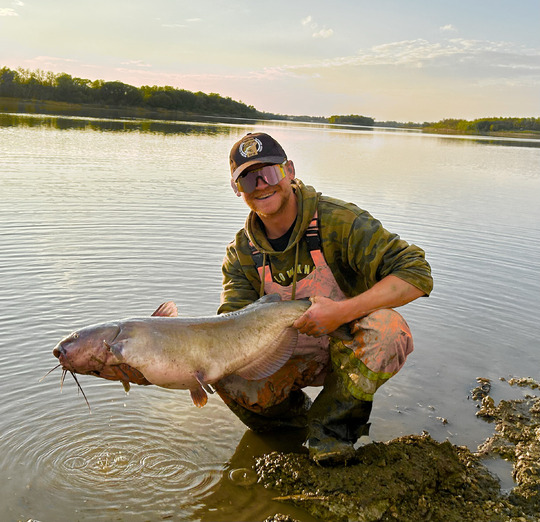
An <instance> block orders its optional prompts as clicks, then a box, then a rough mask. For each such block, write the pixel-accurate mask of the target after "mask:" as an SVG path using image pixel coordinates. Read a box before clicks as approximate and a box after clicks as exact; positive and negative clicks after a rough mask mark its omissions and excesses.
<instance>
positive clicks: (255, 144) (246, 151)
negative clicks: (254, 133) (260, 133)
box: [238, 138, 263, 158]
mask: <svg viewBox="0 0 540 522" xmlns="http://www.w3.org/2000/svg"><path fill="white" fill-rule="evenodd" d="M262 148H263V146H262V142H261V140H260V139H258V138H249V139H247V140H246V141H244V142H243V143H240V147H239V149H238V150H239V151H240V154H241V155H242V156H243V157H244V158H251V157H253V156H256V155H257V154H259V152H261V150H262Z"/></svg>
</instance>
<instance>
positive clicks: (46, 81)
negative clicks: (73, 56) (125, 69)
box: [0, 67, 262, 118]
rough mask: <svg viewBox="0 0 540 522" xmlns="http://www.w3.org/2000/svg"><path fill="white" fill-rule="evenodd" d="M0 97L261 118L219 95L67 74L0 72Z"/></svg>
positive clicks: (256, 112)
mask: <svg viewBox="0 0 540 522" xmlns="http://www.w3.org/2000/svg"><path fill="white" fill-rule="evenodd" d="M0 96H5V97H13V98H26V99H39V100H51V101H62V102H68V103H87V104H98V105H114V106H119V107H150V108H163V109H169V110H177V111H183V112H188V113H196V114H211V115H224V116H236V117H243V118H260V117H261V116H262V115H261V113H260V112H259V111H257V109H255V107H253V106H251V105H246V104H244V103H242V102H238V101H235V100H233V99H231V98H224V97H222V96H220V95H219V94H215V93H211V94H205V93H203V92H191V91H187V90H184V89H175V88H173V87H168V86H166V87H157V86H153V87H150V86H147V85H145V86H143V87H140V88H138V87H133V86H132V85H128V84H125V83H122V82H119V81H115V82H105V81H103V80H95V81H91V80H87V79H85V78H74V77H72V76H70V75H69V74H66V73H61V74H54V73H52V72H44V71H40V70H39V69H38V70H36V71H30V70H26V69H21V68H19V69H17V70H12V69H9V68H7V67H4V68H2V69H0Z"/></svg>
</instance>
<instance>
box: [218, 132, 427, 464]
mask: <svg viewBox="0 0 540 522" xmlns="http://www.w3.org/2000/svg"><path fill="white" fill-rule="evenodd" d="M229 159H230V166H231V176H232V177H231V185H232V188H233V189H234V191H235V192H236V193H237V195H238V196H241V197H242V198H243V199H244V201H245V202H246V204H247V205H248V207H249V208H250V209H251V212H250V214H249V216H248V218H247V221H246V224H245V227H244V228H243V229H242V230H240V231H239V232H238V233H237V235H236V238H235V240H234V241H233V242H232V243H230V244H229V245H228V247H227V253H226V256H225V259H224V262H223V276H224V279H223V294H222V303H221V306H220V308H219V310H218V313H223V312H231V311H234V310H238V309H241V308H243V307H244V306H246V305H248V304H250V303H251V302H253V301H255V300H256V299H258V298H259V297H260V296H262V295H264V294H269V293H276V292H277V293H279V294H280V295H281V296H282V298H283V299H300V298H310V299H311V302H312V305H311V307H310V308H309V309H308V310H307V312H306V313H305V314H304V315H302V317H300V318H299V319H298V320H297V321H296V322H295V323H294V326H295V327H296V328H297V329H298V331H299V332H300V334H302V335H299V341H298V346H297V348H296V349H295V352H294V353H293V356H292V357H291V359H290V360H289V361H288V362H287V363H286V364H285V365H284V366H283V367H282V368H281V369H280V370H278V371H277V372H276V373H275V374H273V375H271V376H270V377H268V378H266V379H261V380H258V381H247V380H244V379H242V378H240V377H238V376H234V375H232V376H229V377H226V378H225V379H222V380H221V381H220V382H218V383H217V384H216V388H217V391H218V393H219V394H220V396H221V398H222V399H223V400H224V402H225V403H226V404H227V405H228V406H229V408H230V409H231V410H232V411H233V412H234V413H235V414H236V415H237V416H238V417H239V418H240V419H241V420H242V421H243V422H244V423H245V424H246V425H247V426H249V427H250V428H252V429H253V430H255V431H268V430H276V429H282V428H292V427H298V428H301V427H307V430H308V446H309V452H310V456H311V457H312V458H313V459H314V460H315V461H317V462H324V461H328V460H347V459H348V458H350V457H351V456H352V455H353V454H354V447H353V445H354V443H355V442H356V441H357V439H358V438H359V437H360V436H361V435H364V434H367V432H368V429H369V424H368V420H369V415H370V412H371V406H372V401H373V394H374V393H375V391H376V390H377V389H378V387H379V386H381V384H383V383H384V382H386V381H387V380H388V379H389V378H390V377H391V376H392V375H394V374H395V373H397V372H398V371H399V369H400V368H401V367H402V366H403V364H404V362H405V359H406V358H407V356H408V354H409V353H410V352H411V351H412V349H413V344H412V337H411V333H410V331H409V328H408V326H407V324H406V322H405V320H404V319H403V318H402V317H401V316H400V315H399V314H398V313H397V312H395V311H394V310H393V308H395V307H398V306H402V305H404V304H406V303H408V302H410V301H412V300H414V299H416V298H418V297H421V296H427V295H429V293H430V291H431V289H432V286H433V281H432V278H431V271H430V267H429V265H428V263H427V262H426V261H425V258H424V252H423V251H422V250H421V249H420V248H418V247H416V246H414V245H409V244H407V243H406V242H405V241H402V240H401V239H400V238H399V237H398V236H397V235H396V234H391V233H389V232H388V231H386V230H385V229H384V228H383V227H382V225H381V224H380V223H379V222H378V221H377V220H375V219H374V218H373V217H372V216H370V215H369V214H368V213H367V212H366V211H364V210H361V209H360V208H358V207H357V206H355V205H353V204H351V203H346V202H344V201H340V200H338V199H334V198H330V197H327V196H323V195H321V194H320V193H317V192H316V191H315V189H313V188H312V187H309V186H306V185H304V184H303V183H302V182H301V181H300V180H298V179H296V178H295V169H294V165H293V162H292V161H291V160H289V159H288V158H287V155H286V154H285V151H284V150H283V148H282V147H281V145H280V144H279V143H278V142H277V141H276V140H274V139H273V138H272V137H271V136H269V135H268V134H264V133H257V134H247V135H246V136H244V137H243V138H242V139H241V140H240V141H238V142H237V143H235V144H234V146H233V148H232V150H231V153H230V158H229ZM344 324H349V325H350V329H351V332H352V333H353V335H354V339H353V340H352V341H338V340H336V339H334V338H329V337H328V334H330V333H331V332H333V331H335V330H336V329H338V327H340V326H341V325H344ZM320 385H323V389H322V391H321V392H320V393H319V395H318V396H317V398H316V399H315V401H314V402H313V404H311V401H310V399H309V398H308V397H307V395H306V394H305V393H304V392H303V391H302V388H304V387H306V386H320Z"/></svg>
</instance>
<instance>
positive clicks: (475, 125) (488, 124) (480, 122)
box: [424, 118, 540, 134]
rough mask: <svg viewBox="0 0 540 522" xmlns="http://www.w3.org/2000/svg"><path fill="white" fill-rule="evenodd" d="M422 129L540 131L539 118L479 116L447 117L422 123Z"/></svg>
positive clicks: (467, 131) (431, 130)
mask: <svg viewBox="0 0 540 522" xmlns="http://www.w3.org/2000/svg"><path fill="white" fill-rule="evenodd" d="M424 131H428V132H451V133H452V134H488V133H508V132H512V133H515V132H518V133H524V132H540V118H480V119H477V120H473V121H467V120H456V119H447V120H441V121H439V122H437V123H427V124H424Z"/></svg>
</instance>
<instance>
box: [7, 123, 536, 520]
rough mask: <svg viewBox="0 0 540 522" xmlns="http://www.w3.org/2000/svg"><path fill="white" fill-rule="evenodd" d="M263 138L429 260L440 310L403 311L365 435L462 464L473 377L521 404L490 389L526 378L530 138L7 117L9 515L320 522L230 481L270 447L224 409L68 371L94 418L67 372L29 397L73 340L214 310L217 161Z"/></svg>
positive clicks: (223, 201)
mask: <svg viewBox="0 0 540 522" xmlns="http://www.w3.org/2000/svg"><path fill="white" fill-rule="evenodd" d="M256 130H264V131H267V132H270V133H271V134H272V135H273V136H274V137H275V138H277V139H278V140H279V141H280V142H281V143H282V144H283V146H284V148H285V150H286V151H287V153H288V155H289V157H290V158H291V159H293V160H294V162H295V165H296V170H297V175H298V177H299V178H300V179H302V180H303V181H304V182H305V183H307V184H310V185H313V186H315V187H316V188H317V189H318V190H320V191H322V192H324V193H326V194H329V195H332V196H335V197H338V198H342V199H345V200H348V201H353V202H355V203H357V204H358V205H359V206H360V207H362V208H365V209H367V210H369V211H370V213H371V214H373V215H374V216H375V217H377V218H379V219H380V220H381V221H382V222H383V224H384V225H385V226H386V228H388V229H389V230H391V231H394V232H397V233H398V234H400V235H401V237H403V238H404V239H406V240H408V241H409V242H413V243H416V244H418V245H419V246H421V247H423V248H424V249H425V251H426V253H427V258H428V260H429V262H430V263H431V265H432V269H433V275H434V279H435V289H434V292H433V294H432V296H431V297H430V298H429V299H420V300H418V301H416V302H414V303H411V304H410V305H408V306H406V307H404V308H402V309H400V311H401V312H402V314H403V315H404V316H405V318H406V319H407V321H408V322H409V325H410V326H411V329H412V331H413V335H414V338H415V351H414V353H413V354H412V355H411V356H410V358H409V360H408V362H407V364H406V366H405V367H404V369H403V370H402V371H401V373H400V374H398V375H397V376H396V377H395V378H394V379H392V380H391V381H389V382H388V383H387V384H386V385H385V386H383V387H382V388H381V389H380V390H379V392H378V393H377V395H376V398H375V405H374V411H373V415H372V430H371V435H372V438H373V439H374V440H382V441H384V440H390V439H392V438H395V437H398V436H401V435H406V434H410V433H421V432H422V431H423V430H427V431H429V432H430V433H431V435H432V436H433V437H434V438H436V439H437V440H441V441H443V440H445V439H447V438H448V439H449V440H450V441H451V442H452V443H454V444H460V445H467V446H468V447H469V448H471V449H473V450H474V449H476V446H477V445H478V444H479V443H480V442H482V441H483V440H484V439H485V438H486V437H487V436H489V435H490V434H491V433H492V431H493V426H492V425H489V424H486V423H485V422H483V421H482V420H480V419H478V418H476V417H475V411H476V408H475V403H474V402H473V401H472V400H470V398H469V395H470V390H471V389H472V388H473V387H474V386H475V385H476V378H477V377H480V376H481V377H487V378H490V379H492V380H493V395H494V396H495V398H496V399H499V398H503V397H504V398H511V397H516V396H519V395H520V394H521V393H524V392H522V391H520V390H515V389H513V388H510V387H509V386H508V385H507V384H506V383H504V382H501V381H500V380H499V378H500V377H505V378H508V377H511V376H522V377H525V376H531V377H536V378H538V377H539V375H538V373H539V367H540V365H539V360H540V357H539V354H540V342H539V340H538V316H539V313H540V148H539V145H540V142H527V141H520V140H509V139H497V140H493V139H481V138H470V137H456V136H432V135H425V134H420V133H418V132H405V131H396V130H377V129H374V130H366V129H359V128H356V129H355V128H349V127H337V126H324V125H301V124H290V123H277V122H236V123H234V122H233V123H228V124H224V123H208V122H176V123H159V122H125V121H124V122H123V121H116V122H115V121H108V122H104V121H98V120H81V119H73V118H53V117H40V116H30V115H18V116H15V115H6V114H4V115H0V306H1V308H0V376H1V379H0V387H1V397H2V401H1V403H0V433H1V440H0V477H1V479H0V480H1V483H2V487H1V489H0V505H1V506H2V512H1V513H0V520H1V521H16V520H28V519H30V518H33V519H37V520H39V521H41V522H63V521H72V520H79V521H111V520H117V521H144V520H152V521H154V520H179V521H184V520H185V521H188V520H189V521H196V520H205V521H221V522H228V521H255V520H261V521H262V520H264V519H265V518H266V517H267V516H269V515H271V514H274V513H277V512H281V513H289V514H291V515H293V516H295V517H296V518H297V519H299V520H302V521H303V522H310V521H313V520H314V519H313V518H311V517H309V516H308V515H306V514H305V513H303V512H302V511H301V510H295V509H293V508H290V507H288V506H286V505H284V504H279V503H277V502H274V501H272V497H273V494H272V492H270V491H266V490H263V489H262V488H260V487H259V486H257V485H252V486H241V485H239V484H238V483H237V482H235V481H233V480H231V478H230V475H231V472H232V471H234V470H235V469H239V468H242V467H245V466H247V465H249V458H250V457H251V456H252V455H253V454H258V453H260V452H261V451H263V450H265V449H268V448H273V447H277V445H278V444H279V441H275V440H274V441H268V440H263V439H261V438H258V437H254V436H252V434H251V433H250V432H246V429H245V427H244V426H243V425H242V423H241V422H240V421H238V420H237V419H236V417H235V416H234V415H233V414H232V413H230V412H229V410H228V409H227V408H226V407H225V406H224V405H223V404H222V403H221V401H220V399H219V398H218V397H217V396H212V397H210V400H209V403H208V404H207V406H206V407H204V408H203V409H198V408H195V407H194V406H193V405H192V403H191V399H190V397H189V393H188V392H186V391H169V390H164V389H160V388H157V387H152V386H149V387H143V386H133V387H132V390H131V392H130V393H129V394H128V395H126V394H125V393H124V391H123V389H122V386H121V384H120V383H118V382H109V381H104V380H101V379H96V378H94V377H90V376H86V377H85V376H80V378H79V381H80V382H81V385H82V386H83V388H84V390H85V393H86V395H87V397H88V399H89V401H90V405H91V413H90V412H89V410H88V407H87V406H86V404H85V402H84V399H83V397H82V396H81V395H80V393H78V391H77V387H76V384H75V383H74V382H73V380H72V379H66V382H65V383H64V386H63V390H62V392H61V389H60V370H57V371H56V372H53V373H52V374H51V375H49V376H48V377H47V378H45V379H44V380H43V381H42V382H40V378H41V377H42V376H43V375H44V374H45V373H46V372H47V371H48V370H50V369H51V368H53V367H54V366H55V364H56V359H55V358H54V357H53V355H52V348H53V347H54V345H55V344H56V343H57V342H58V341H59V340H60V339H61V338H62V337H63V336H65V335H66V334H68V333H69V332H71V331H72V330H74V329H75V328H77V327H81V326H84V325H87V324H92V323H96V322H103V321H106V320H109V319H116V318H121V317H130V316H140V315H150V314H151V313H152V312H153V310H154V309H155V308H156V307H157V306H158V305H159V304H160V303H162V302H163V301H166V300H169V299H173V300H174V301H175V302H176V303H177V304H178V307H179V310H180V315H183V316H201V315H213V314H214V313H215V311H216V309H217V307H218V304H219V295H220V285H221V272H220V266H221V261H222V258H223V255H224V251H225V246H226V244H227V243H228V242H229V241H230V240H231V239H232V238H233V236H234V233H235V232H236V230H237V229H239V228H241V226H242V225H243V222H244V219H245V216H246V214H247V211H246V208H245V206H244V204H243V202H242V200H241V199H240V198H236V196H235V195H234V194H233V192H232V190H231V189H230V185H229V171H228V152H229V149H230V147H231V145H232V144H233V143H234V142H235V141H236V140H237V139H239V138H240V137H241V136H243V135H244V134H245V133H246V132H250V131H256ZM317 392H318V389H309V393H310V394H311V395H312V396H315V395H316V393H317ZM442 418H444V419H447V420H448V423H447V424H444V423H443V422H442V421H441V419H442ZM265 445H266V446H265ZM496 471H497V472H498V473H500V475H501V479H502V481H503V487H510V486H511V484H509V481H508V470H507V469H506V468H505V466H500V465H497V466H496ZM233 475H234V474H233Z"/></svg>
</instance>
